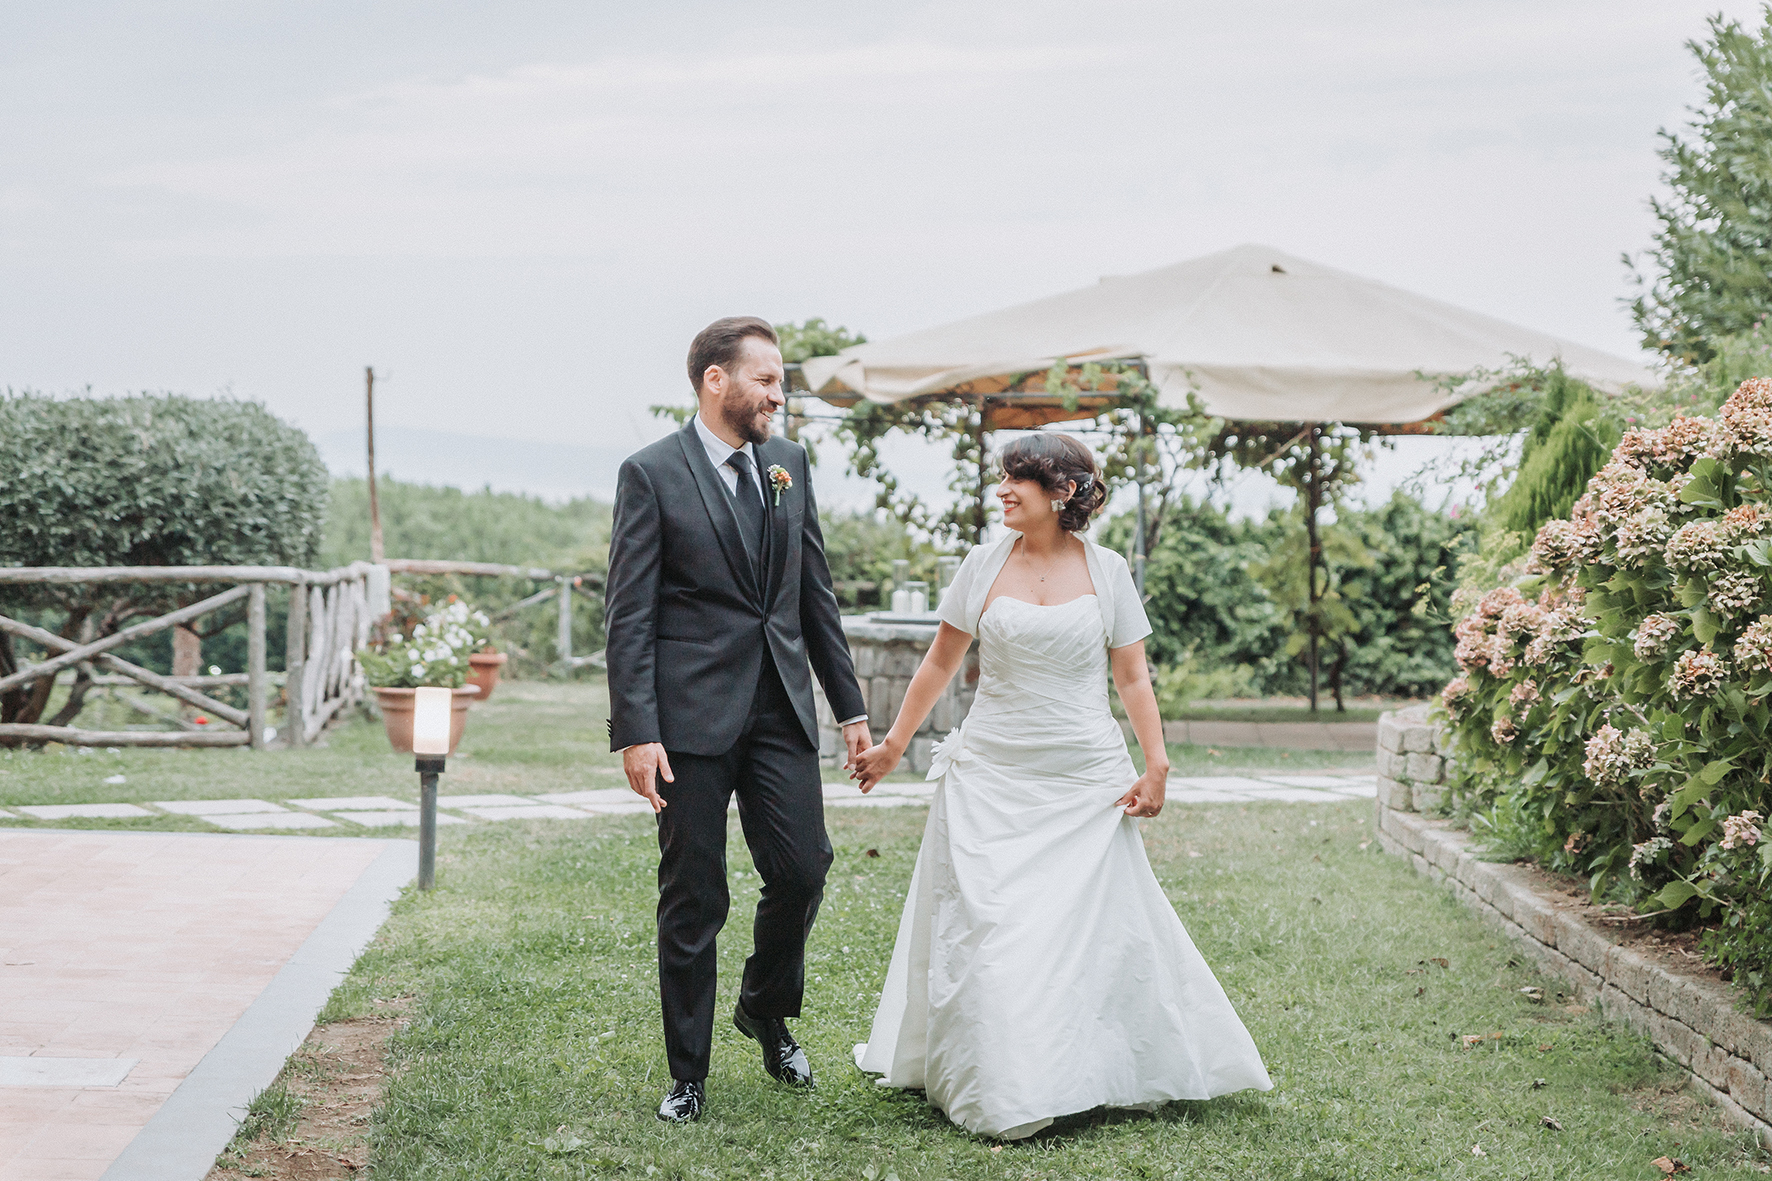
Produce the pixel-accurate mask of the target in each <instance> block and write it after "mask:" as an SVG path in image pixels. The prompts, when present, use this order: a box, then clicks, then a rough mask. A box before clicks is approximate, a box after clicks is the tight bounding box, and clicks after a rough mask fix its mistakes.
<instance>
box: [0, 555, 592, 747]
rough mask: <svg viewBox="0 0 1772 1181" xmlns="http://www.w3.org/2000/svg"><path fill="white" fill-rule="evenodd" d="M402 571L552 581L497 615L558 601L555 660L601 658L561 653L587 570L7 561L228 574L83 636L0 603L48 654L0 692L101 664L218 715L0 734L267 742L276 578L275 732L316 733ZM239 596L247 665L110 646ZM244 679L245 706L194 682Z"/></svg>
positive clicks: (331, 712) (54, 578)
mask: <svg viewBox="0 0 1772 1181" xmlns="http://www.w3.org/2000/svg"><path fill="white" fill-rule="evenodd" d="M394 573H404V574H462V575H470V576H481V577H500V578H509V577H515V578H528V579H531V580H534V581H538V582H549V583H552V584H553V585H551V586H548V587H546V588H544V589H543V590H541V591H539V592H537V593H536V594H533V595H530V596H529V597H528V598H526V599H523V600H522V601H520V602H518V603H515V604H513V605H512V606H511V607H508V608H506V609H505V610H504V611H502V612H500V613H499V614H500V615H501V616H506V615H510V614H514V613H515V612H516V611H518V610H520V609H522V608H524V607H527V606H530V605H533V604H537V603H541V602H545V601H546V600H548V599H555V600H556V601H557V603H558V610H559V618H560V625H559V633H558V645H559V651H558V662H559V664H560V666H561V667H562V668H563V669H566V670H571V669H574V668H580V667H583V666H585V665H587V664H595V665H600V664H601V663H602V654H601V653H597V654H595V655H591V656H580V657H574V656H573V655H572V597H573V595H574V594H580V595H584V596H586V597H589V598H592V599H595V598H597V596H596V595H595V594H594V593H593V591H592V589H591V588H593V587H600V586H601V585H602V579H601V577H600V576H598V575H595V574H585V575H564V574H556V573H554V572H553V571H551V570H545V569H542V568H539V567H532V566H501V565H495V564H492V563H487V562H448V561H428V560H423V559H398V558H397V559H391V560H389V561H387V562H385V563H383V564H380V565H375V564H372V563H369V562H353V563H351V564H350V565H349V566H342V567H340V568H338V569H336V570H328V571H324V572H318V571H309V570H300V569H297V568H295V567H291V566H103V567H64V566H7V567H0V586H4V585H23V584H38V585H43V584H61V585H69V584H78V583H101V582H102V583H134V584H144V583H158V584H168V583H172V584H178V583H183V584H190V585H205V584H207V585H215V584H225V583H233V584H234V585H233V586H232V587H230V588H229V589H228V590H225V591H222V592H220V593H218V594H214V595H210V596H209V597H207V598H205V599H202V600H200V601H199V602H196V603H192V604H191V605H189V606H187V607H181V608H179V609H178V610H176V611H169V612H167V613H165V614H164V615H160V616H156V617H155V618H153V619H148V620H144V621H143V622H141V623H136V624H132V625H130V626H129V627H126V628H123V629H122V630H120V631H117V632H114V633H112V634H111V635H108V636H104V637H102V638H100V639H97V640H92V641H90V642H86V643H80V642H76V641H74V640H69V639H67V638H65V637H63V636H58V635H56V634H55V633H54V632H50V631H45V630H44V629H42V628H39V627H33V626H31V625H30V624H28V623H24V622H22V621H20V620H16V619H11V618H8V617H7V616H5V615H0V631H6V632H10V633H11V634H13V635H15V636H19V637H21V638H23V639H27V640H30V641H32V642H33V643H35V644H37V645H39V646H41V647H42V648H44V649H46V650H47V651H48V652H50V653H52V655H51V656H50V657H49V658H48V659H46V660H44V661H43V662H41V663H40V664H34V665H28V666H26V667H24V668H21V669H19V670H18V671H17V672H14V673H12V674H10V675H8V676H5V677H0V693H3V692H5V691H7V690H9V689H14V688H18V687H20V686H23V685H25V684H28V683H30V682H32V681H36V680H39V679H41V678H43V677H53V676H56V675H58V674H59V673H61V672H63V671H65V670H67V669H69V668H73V667H75V666H78V665H82V664H85V665H87V666H88V667H90V668H97V669H103V670H105V673H106V674H107V675H105V676H103V677H102V678H95V679H97V680H102V682H103V683H105V684H108V685H111V686H116V685H119V684H133V685H140V686H143V687H145V688H148V689H153V690H156V691H158V692H161V693H166V694H168V695H170V696H172V697H175V698H177V699H178V700H180V701H182V702H184V703H185V704H187V705H191V706H195V707H197V708H198V709H201V710H203V711H204V712H205V714H207V715H208V716H210V717H212V718H215V719H219V721H220V722H221V723H224V725H198V724H196V723H194V722H190V721H188V720H186V719H183V718H180V717H177V716H176V715H168V714H161V713H159V712H158V711H154V710H144V712H148V713H153V714H155V716H159V717H162V718H163V719H165V720H167V721H169V722H172V723H173V724H174V725H175V726H176V727H177V728H176V729H173V730H154V731H142V730H82V729H79V728H77V727H73V726H48V725H36V724H24V723H0V738H13V739H23V740H26V741H35V742H61V743H66V744H68V745H71V746H250V747H252V748H254V749H262V748H264V747H265V746H267V745H268V744H269V743H270V741H271V738H272V736H273V733H274V732H273V731H271V730H270V729H269V728H268V727H267V724H266V723H267V720H268V719H267V702H268V697H269V694H268V690H269V687H270V685H271V683H272V680H273V676H274V674H270V673H268V672H267V671H266V667H265V587H266V586H267V585H270V584H282V585H287V586H288V587H289V588H290V591H289V618H288V627H287V631H286V637H287V647H286V651H285V657H284V667H285V670H286V671H285V673H284V675H283V677H282V680H283V688H284V699H285V708H284V724H283V727H282V734H283V737H284V740H285V742H286V743H287V744H288V745H290V746H305V745H307V744H308V743H311V742H313V741H314V740H315V739H316V738H318V737H319V735H320V732H321V731H322V730H324V729H325V728H326V725H327V723H328V722H330V721H331V720H332V719H333V718H334V717H336V716H338V714H339V713H340V712H341V711H343V710H346V709H348V708H349V707H350V706H352V705H354V704H356V703H357V702H359V701H361V700H362V699H363V697H364V694H365V692H366V691H367V690H366V686H365V685H364V682H363V677H362V674H361V673H360V672H359V671H358V668H357V660H356V655H355V654H356V651H357V649H359V648H361V647H363V646H364V645H365V644H367V643H368V642H369V635H370V628H371V627H372V626H373V625H374V623H375V621H376V620H377V619H380V618H381V617H382V616H383V615H386V614H387V612H388V608H389V606H390V603H389V591H390V585H389V576H390V575H391V574H394ZM242 599H244V600H246V628H247V644H246V651H247V659H246V664H247V668H246V672H245V673H244V674H243V675H241V674H235V675H233V676H221V677H167V676H161V675H160V674H159V673H155V672H152V671H150V670H148V669H145V668H142V667H141V666H140V665H136V664H132V663H130V662H129V661H127V660H124V659H122V658H121V657H119V656H117V655H115V654H114V653H113V652H112V649H114V648H118V647H121V646H123V645H125V644H129V643H132V642H134V641H136V640H140V639H144V638H146V637H148V636H151V635H154V634H157V633H159V632H162V631H165V630H167V629H168V628H171V627H175V626H177V625H179V624H181V623H188V622H190V621H191V620H194V619H198V618H200V617H202V616H204V615H208V614H211V613H213V612H215V611H219V610H223V609H226V608H229V607H232V606H233V605H234V604H236V603H238V602H239V601H240V600H242ZM241 683H244V684H245V686H246V699H247V706H246V708H245V709H240V708H238V707H236V706H232V705H229V704H227V703H226V702H223V701H218V700H216V699H215V698H214V697H211V696H210V695H208V694H207V693H204V692H203V691H202V690H203V688H206V687H213V686H216V685H219V684H241Z"/></svg>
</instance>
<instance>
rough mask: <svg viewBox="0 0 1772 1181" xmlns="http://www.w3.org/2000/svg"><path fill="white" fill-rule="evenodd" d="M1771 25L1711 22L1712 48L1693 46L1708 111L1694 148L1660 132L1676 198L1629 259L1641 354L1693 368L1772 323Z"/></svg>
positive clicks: (1663, 206) (1769, 15)
mask: <svg viewBox="0 0 1772 1181" xmlns="http://www.w3.org/2000/svg"><path fill="white" fill-rule="evenodd" d="M1764 16H1765V24H1764V26H1763V27H1762V28H1761V29H1759V30H1758V31H1757V32H1755V31H1749V30H1746V29H1743V28H1742V27H1741V25H1740V23H1739V22H1737V21H1733V20H1725V19H1723V17H1722V16H1721V15H1720V14H1719V15H1716V16H1713V17H1711V18H1710V20H1709V23H1710V38H1709V40H1707V41H1703V42H1699V41H1692V42H1688V47H1689V48H1690V49H1691V50H1692V53H1693V55H1694V56H1695V57H1697V58H1698V61H1699V64H1700V65H1701V66H1702V67H1703V69H1704V76H1705V92H1706V93H1705V101H1704V104H1703V105H1702V106H1699V107H1695V108H1693V109H1692V114H1693V116H1694V118H1693V122H1692V124H1691V138H1690V139H1686V138H1682V137H1681V136H1679V135H1676V134H1674V133H1673V132H1670V131H1668V130H1667V129H1666V128H1662V129H1661V132H1660V135H1661V138H1662V140H1663V141H1664V146H1663V147H1662V149H1661V152H1660V155H1661V158H1662V160H1663V161H1664V162H1665V163H1666V165H1667V171H1665V172H1663V173H1662V180H1663V181H1665V182H1666V183H1667V184H1668V186H1669V187H1670V188H1671V189H1672V190H1673V191H1672V194H1671V195H1670V196H1669V197H1668V198H1667V199H1666V200H1662V199H1659V198H1652V199H1651V200H1650V203H1649V204H1650V208H1651V209H1652V210H1653V211H1654V213H1655V217H1656V219H1657V220H1658V221H1659V222H1660V223H1661V224H1660V228H1659V229H1658V230H1657V231H1656V234H1655V245H1654V246H1653V247H1652V248H1651V249H1650V250H1649V251H1648V252H1647V253H1646V255H1644V256H1643V257H1641V258H1639V259H1637V260H1634V261H1633V260H1632V259H1631V258H1630V256H1628V255H1627V256H1625V265H1626V266H1629V267H1631V268H1632V269H1633V271H1634V272H1635V274H1636V279H1637V283H1638V284H1639V286H1641V287H1642V288H1643V292H1642V294H1641V295H1639V296H1638V297H1637V298H1636V299H1635V300H1634V301H1633V302H1632V304H1631V314H1632V318H1633V319H1634V320H1635V321H1636V325H1637V327H1638V329H1640V330H1641V331H1642V334H1643V338H1642V339H1643V346H1644V347H1645V348H1648V349H1652V350H1655V351H1658V352H1661V353H1664V354H1666V355H1667V356H1668V357H1670V358H1672V359H1674V360H1676V361H1679V362H1682V363H1684V364H1688V365H1692V364H1699V363H1701V362H1704V361H1708V360H1710V359H1711V357H1712V356H1713V355H1714V353H1715V343H1714V342H1715V341H1716V340H1718V339H1719V338H1721V337H1724V336H1730V335H1734V334H1737V333H1741V332H1746V331H1748V330H1749V329H1751V328H1753V327H1754V325H1755V324H1756V322H1758V321H1759V319H1760V318H1761V317H1762V316H1764V315H1766V314H1767V313H1768V312H1772V5H1768V6H1767V7H1766V8H1765V10H1764ZM1644 271H1649V272H1652V273H1651V274H1650V275H1648V276H1645V274H1644Z"/></svg>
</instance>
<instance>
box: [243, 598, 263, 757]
mask: <svg viewBox="0 0 1772 1181" xmlns="http://www.w3.org/2000/svg"><path fill="white" fill-rule="evenodd" d="M246 677H247V681H246V733H247V736H248V737H250V738H251V739H252V749H253V750H263V749H264V747H265V584H264V583H262V582H254V583H251V584H249V585H248V586H247V596H246Z"/></svg>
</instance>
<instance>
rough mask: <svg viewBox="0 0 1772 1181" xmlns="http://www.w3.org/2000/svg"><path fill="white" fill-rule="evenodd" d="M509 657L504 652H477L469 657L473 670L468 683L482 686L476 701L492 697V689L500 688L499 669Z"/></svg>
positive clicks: (469, 664) (469, 665)
mask: <svg viewBox="0 0 1772 1181" xmlns="http://www.w3.org/2000/svg"><path fill="white" fill-rule="evenodd" d="M509 659H510V657H509V656H506V655H505V654H504V653H503V652H476V653H474V654H473V655H472V656H469V657H468V667H469V668H471V669H472V670H473V671H472V672H470V673H469V674H468V684H470V685H478V686H480V696H478V697H476V698H474V700H475V701H476V702H479V701H487V700H490V699H491V697H492V691H493V690H494V689H496V688H498V670H499V669H501V668H503V667H504V663H505V661H507V660H509Z"/></svg>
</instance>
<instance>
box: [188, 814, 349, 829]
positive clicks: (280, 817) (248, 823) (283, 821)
mask: <svg viewBox="0 0 1772 1181" xmlns="http://www.w3.org/2000/svg"><path fill="white" fill-rule="evenodd" d="M197 819H199V820H202V821H206V822H208V823H210V824H213V825H215V826H216V827H217V828H231V829H234V830H236V831H241V832H247V831H252V830H254V829H261V828H334V827H336V825H335V823H334V822H333V821H331V820H328V819H326V817H324V816H315V815H313V814H311V813H308V812H234V813H230V814H227V815H222V816H199V817H197Z"/></svg>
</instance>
